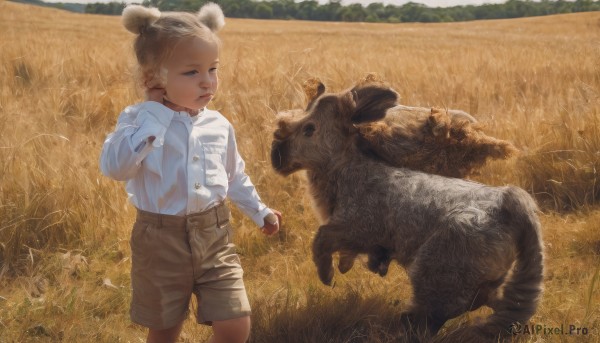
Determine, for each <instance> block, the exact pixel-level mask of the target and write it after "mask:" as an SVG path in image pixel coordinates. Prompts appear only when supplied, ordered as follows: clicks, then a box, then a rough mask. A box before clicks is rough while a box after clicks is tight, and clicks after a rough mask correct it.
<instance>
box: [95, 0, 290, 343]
mask: <svg viewBox="0 0 600 343" xmlns="http://www.w3.org/2000/svg"><path fill="white" fill-rule="evenodd" d="M123 24H124V26H125V27H126V28H127V29H128V30H129V31H131V32H133V33H135V34H137V38H136V40H135V53H136V56H137V60H138V62H139V66H140V71H141V81H143V83H144V85H145V88H146V100H147V101H145V102H142V103H140V104H136V105H132V106H129V107H127V108H126V109H125V110H124V111H123V113H121V115H120V117H119V119H118V123H117V128H116V130H115V132H113V133H111V134H110V135H109V136H108V138H107V139H106V141H105V143H104V147H103V150H102V156H101V161H100V162H101V163H100V164H101V169H102V172H103V173H104V174H105V175H107V176H109V177H111V178H113V179H116V180H120V181H126V182H127V192H128V193H129V196H130V200H131V202H132V203H133V205H134V206H135V207H136V208H137V209H138V210H137V218H136V222H135V224H134V227H133V232H132V234H131V242H130V244H131V250H132V270H131V284H132V289H133V296H132V301H131V318H132V321H134V322H135V323H138V324H141V325H143V326H146V327H148V328H149V332H148V338H147V342H175V341H176V340H177V337H178V336H179V333H180V332H181V328H182V325H183V321H184V319H185V318H186V317H187V315H188V309H189V301H190V298H191V295H192V293H193V294H195V295H196V297H197V299H198V304H199V306H198V313H197V320H198V323H203V324H208V325H212V328H213V337H211V342H227V343H229V342H245V341H246V340H247V339H248V336H249V333H250V317H249V316H250V306H249V302H248V298H247V295H246V291H245V288H244V283H243V280H242V274H243V271H242V268H241V266H240V260H239V257H238V256H237V254H236V253H235V246H234V245H233V244H232V237H231V235H232V228H231V225H230V223H229V216H230V212H229V209H228V208H227V206H226V205H225V204H224V201H225V198H226V197H227V196H228V197H229V198H230V199H231V200H232V201H233V202H234V203H236V205H237V206H238V207H239V208H240V209H241V210H242V211H243V212H244V213H245V214H246V215H248V216H250V217H251V218H252V219H253V221H254V222H255V223H256V224H257V225H258V226H259V227H262V232H263V233H264V234H266V235H272V234H274V233H276V232H277V231H278V230H279V222H280V221H281V214H280V213H279V212H278V211H275V210H271V209H269V208H267V207H266V206H265V205H264V204H263V203H262V202H261V200H260V198H259V196H258V194H257V193H256V190H255V188H254V185H253V184H252V182H251V181H250V179H249V178H248V175H246V174H245V173H244V161H243V160H242V158H241V157H240V155H239V153H238V151H237V147H236V140H235V136H234V130H233V127H232V126H231V124H230V123H229V122H228V121H227V120H226V119H225V118H224V117H223V116H222V115H221V114H220V113H219V112H216V111H212V110H208V109H207V108H206V107H205V106H206V105H207V104H208V102H209V101H210V100H211V99H212V97H213V96H214V95H215V92H216V91H217V83H218V79H217V68H218V65H219V48H220V41H219V39H218V37H217V36H216V32H217V31H218V30H219V29H221V28H222V27H223V25H224V24H225V22H224V16H223V12H222V11H221V9H220V8H219V6H217V5H215V4H207V5H205V6H204V7H202V9H201V10H200V11H199V12H198V14H191V13H183V12H167V13H160V12H159V11H158V10H157V9H149V8H145V7H142V6H137V5H130V6H128V7H127V8H125V10H124V11H123Z"/></svg>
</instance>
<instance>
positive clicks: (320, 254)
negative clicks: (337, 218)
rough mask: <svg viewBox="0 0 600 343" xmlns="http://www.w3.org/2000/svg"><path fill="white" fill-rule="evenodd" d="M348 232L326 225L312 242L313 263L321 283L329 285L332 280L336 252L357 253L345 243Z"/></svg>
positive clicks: (336, 226)
mask: <svg viewBox="0 0 600 343" xmlns="http://www.w3.org/2000/svg"><path fill="white" fill-rule="evenodd" d="M347 234H348V232H347V230H345V229H344V227H343V226H340V225H334V224H327V225H322V226H321V227H319V230H318V231H317V234H316V236H315V239H314V240H313V261H314V262H315V264H316V266H317V272H318V274H319V278H320V279H321V282H323V283H324V284H326V285H331V280H333V258H332V255H333V253H334V252H336V251H359V250H358V249H356V248H352V247H350V246H349V243H348V242H346V236H347Z"/></svg>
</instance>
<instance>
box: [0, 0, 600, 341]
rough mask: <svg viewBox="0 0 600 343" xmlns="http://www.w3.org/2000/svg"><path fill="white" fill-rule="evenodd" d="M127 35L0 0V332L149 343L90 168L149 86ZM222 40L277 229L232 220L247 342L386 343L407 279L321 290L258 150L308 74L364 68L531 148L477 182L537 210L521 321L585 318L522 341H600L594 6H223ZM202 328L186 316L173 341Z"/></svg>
mask: <svg viewBox="0 0 600 343" xmlns="http://www.w3.org/2000/svg"><path fill="white" fill-rule="evenodd" d="M131 38H132V37H131V35H129V34H128V33H127V32H126V31H125V30H124V29H122V28H121V26H120V24H119V18H116V17H103V16H92V15H77V14H70V13H67V12H61V11H58V10H52V9H42V8H38V7H30V6H26V5H21V4H15V3H8V2H0V75H1V78H0V342H29V341H36V342H37V341H42V342H43V341H46V342H54V341H64V342H141V341H143V337H144V331H143V330H142V329H141V328H140V327H137V326H134V325H132V324H130V322H129V320H128V302H129V297H130V294H129V274H128V273H129V263H130V261H129V254H130V252H129V246H128V240H129V232H130V231H129V230H130V226H131V224H132V221H133V211H132V208H131V206H130V205H128V204H127V202H126V196H125V193H124V190H123V186H122V185H121V184H119V183H117V182H113V181H111V180H108V179H107V178H105V177H103V176H101V174H100V172H99V170H98V156H99V152H100V148H101V145H102V142H103V140H104V138H105V136H106V134H107V133H108V132H109V131H111V130H112V129H113V126H114V123H115V120H116V117H117V115H118V113H119V112H120V111H121V110H122V109H123V108H124V107H125V106H126V105H128V104H131V103H134V102H137V101H139V99H140V93H139V92H137V91H136V90H135V89H134V87H133V85H134V84H133V82H132V81H131V79H132V70H133V68H132V61H133V59H132V54H131V51H130V48H131ZM222 38H223V41H224V50H223V53H222V61H223V65H222V67H221V71H220V77H221V89H220V91H219V94H218V98H217V99H215V101H214V103H213V104H212V107H213V108H216V109H218V110H221V111H222V112H223V113H224V114H225V115H226V116H228V118H230V119H231V120H232V121H233V123H234V126H235V127H236V131H237V137H238V142H239V145H240V150H241V152H242V155H243V156H244V157H245V159H246V162H247V168H248V173H249V174H250V176H251V177H252V179H253V181H254V183H255V184H256V186H257V188H258V190H259V192H260V194H261V196H262V197H263V200H265V202H267V203H268V204H270V206H272V207H274V208H277V209H280V210H281V211H282V212H284V215H285V223H284V230H283V232H282V233H281V235H279V237H278V238H274V239H271V238H265V237H262V235H260V233H258V232H257V231H258V230H256V229H255V228H254V227H253V224H252V223H251V221H250V220H249V219H247V218H244V217H243V216H241V215H240V213H239V212H235V213H234V215H235V219H236V227H237V228H238V230H237V242H238V245H239V251H240V253H241V256H242V259H243V264H244V267H245V271H246V283H247V287H248V290H249V294H250V297H251V301H252V304H253V308H254V315H253V323H254V328H253V336H252V341H253V342H392V341H394V338H393V336H394V334H395V328H396V326H397V325H395V321H396V320H397V318H396V317H395V316H396V315H397V313H399V311H400V310H401V308H403V307H404V306H405V305H406V301H407V299H408V298H409V297H410V293H411V290H410V287H409V284H408V281H407V277H406V274H405V272H404V271H403V270H401V269H400V268H398V267H397V266H393V267H392V269H391V270H390V273H389V274H388V276H387V277H386V278H379V277H378V276H375V275H374V274H371V273H369V272H368V271H367V270H366V268H364V267H362V266H360V265H359V266H356V267H355V268H354V269H353V270H352V271H351V272H349V273H348V274H346V275H337V276H336V287H334V288H327V287H325V286H323V285H321V284H320V283H319V282H318V279H317V277H316V273H315V268H314V266H313V264H312V262H311V261H310V241H311V238H312V235H313V233H314V230H315V229H316V228H317V226H318V224H317V222H316V220H315V216H314V215H313V212H312V209H311V205H310V202H309V200H308V199H307V197H306V192H305V188H304V182H303V179H302V176H301V175H298V176H294V177H292V178H287V179H284V178H281V177H279V176H276V175H275V174H274V173H273V172H272V170H271V168H270V166H269V165H270V164H269V161H268V150H269V147H270V139H271V137H270V125H271V123H272V119H273V117H274V113H275V112H277V111H279V110H284V109H289V108H297V107H302V106H303V105H304V103H303V102H304V99H303V95H302V90H301V86H300V85H301V83H302V81H304V80H305V79H307V78H308V77H310V76H317V77H320V78H321V79H322V80H324V81H325V83H326V84H327V85H328V87H330V88H331V89H333V90H340V89H342V88H346V87H348V86H350V85H351V84H352V83H353V82H354V81H355V80H358V79H359V78H361V77H362V76H364V74H365V73H366V72H376V73H378V74H380V75H381V76H383V77H384V78H385V79H386V80H388V81H389V82H390V83H391V84H392V85H394V86H395V88H396V89H397V90H398V91H399V93H400V95H401V97H402V102H403V103H405V104H410V105H421V106H432V105H435V106H442V107H443V106H447V107H449V108H458V109H463V110H466V111H469V112H470V113H472V114H473V115H474V116H476V117H477V118H478V119H479V120H480V121H483V122H485V123H486V124H487V125H488V132H489V133H490V134H492V135H495V136H497V137H499V138H502V139H507V140H510V141H512V142H514V143H515V144H516V145H517V146H518V147H519V148H521V149H522V150H523V154H522V155H521V156H520V157H518V158H515V159H513V160H510V161H502V162H495V163H493V164H491V165H490V166H488V167H486V168H484V170H482V173H481V175H479V176H478V177H477V178H478V180H479V181H483V182H486V183H491V184H505V183H512V184H517V185H520V186H522V187H524V188H526V189H527V190H529V191H530V192H532V193H535V194H536V196H537V197H538V199H539V200H540V202H541V203H542V204H543V205H544V213H543V214H542V215H541V218H542V222H543V225H544V232H545V239H546V251H547V257H548V258H547V270H548V272H547V277H546V281H545V287H546V292H545V297H544V299H543V302H542V305H541V307H540V309H539V311H538V312H537V314H536V315H535V317H534V318H533V319H532V322H533V323H535V324H541V325H545V326H546V327H554V326H560V325H561V324H562V325H565V326H566V327H568V325H576V326H580V327H586V328H588V330H589V334H588V335H586V336H578V337H572V336H566V335H565V336H550V335H538V336H531V337H527V338H528V341H531V342H575V341H577V342H600V333H599V332H598V330H599V329H600V310H599V306H598V304H599V303H600V301H599V300H600V285H599V284H600V280H599V279H600V277H599V275H598V274H599V271H600V267H599V265H600V257H599V255H600V230H599V229H598V224H599V223H600V209H599V207H598V200H599V199H600V186H599V184H600V182H599V180H598V169H599V168H600V163H599V161H600V125H599V124H600V123H599V121H600V91H599V90H600V66H599V63H598V61H600V45H599V42H600V14H599V13H585V14H574V15H565V16H552V17H541V18H528V19H519V20H504V21H485V22H469V23H455V24H434V25H426V24H398V25H389V24H359V23H352V24H348V23H310V22H281V21H269V22H261V21H254V20H233V19H232V20H229V22H228V24H227V26H226V28H225V29H224V31H223V34H222ZM573 209H575V211H573ZM481 314H485V311H480V312H477V313H474V314H468V315H465V316H462V317H461V318H458V319H456V320H454V321H452V322H451V323H449V324H448V325H447V327H449V328H451V327H454V326H456V325H458V324H459V323H463V322H467V321H471V320H475V318H476V317H477V316H478V315H481ZM208 335H209V331H208V330H207V329H206V328H204V327H199V326H197V325H194V324H193V322H192V321H191V320H190V321H188V322H187V323H186V325H185V328H184V334H183V336H182V341H185V342H192V341H202V340H204V339H206V338H207V337H208Z"/></svg>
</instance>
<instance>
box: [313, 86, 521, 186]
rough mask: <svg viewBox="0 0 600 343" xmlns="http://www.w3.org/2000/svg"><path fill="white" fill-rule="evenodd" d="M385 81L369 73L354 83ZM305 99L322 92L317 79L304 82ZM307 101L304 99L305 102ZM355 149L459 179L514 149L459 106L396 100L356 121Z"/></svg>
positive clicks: (513, 153) (421, 169) (400, 165)
mask: <svg viewBox="0 0 600 343" xmlns="http://www.w3.org/2000/svg"><path fill="white" fill-rule="evenodd" d="M361 84H365V85H366V84H370V85H378V86H380V87H387V85H386V84H385V83H384V82H383V81H382V80H381V79H380V78H379V77H378V76H377V75H374V74H368V75H367V76H365V77H364V78H363V79H362V80H360V81H359V82H358V84H357V86H358V85H361ZM303 88H304V92H305V94H306V96H307V98H308V99H311V101H312V100H314V99H317V98H318V97H319V96H320V95H321V94H323V93H324V92H325V86H323V84H322V83H321V82H320V81H319V80H318V79H315V78H313V79H309V80H307V81H306V82H305V83H304V85H303ZM309 106H310V104H309ZM357 128H358V129H359V135H358V139H357V144H358V146H359V147H360V149H361V150H362V151H363V152H365V153H367V154H370V155H374V156H377V157H378V158H379V159H381V160H383V161H385V162H387V163H388V164H390V165H392V166H395V167H403V168H409V169H413V170H420V171H424V172H426V173H430V174H438V175H442V176H451V177H460V178H465V177H468V176H470V175H472V174H473V173H474V172H476V171H477V169H479V168H481V167H482V166H483V165H484V164H485V163H486V162H487V161H488V160H493V159H507V158H509V157H511V156H513V155H515V154H516V152H517V151H518V150H517V149H516V148H515V147H514V146H513V145H512V144H511V143H510V142H507V141H504V140H500V139H496V138H494V137H490V136H488V135H486V134H485V133H484V132H483V125H481V124H479V123H478V122H477V120H476V119H475V118H473V117H472V116H471V115H470V114H468V113H466V112H463V111H460V110H443V109H439V108H424V107H412V106H404V105H399V104H396V105H395V106H393V107H391V108H389V109H388V110H387V112H386V116H385V118H384V119H383V120H379V121H376V122H367V123H361V124H358V125H357Z"/></svg>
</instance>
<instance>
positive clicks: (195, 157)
mask: <svg viewBox="0 0 600 343" xmlns="http://www.w3.org/2000/svg"><path fill="white" fill-rule="evenodd" d="M192 159H193V160H194V161H198V160H199V159H200V156H198V155H194V157H192Z"/></svg>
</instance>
